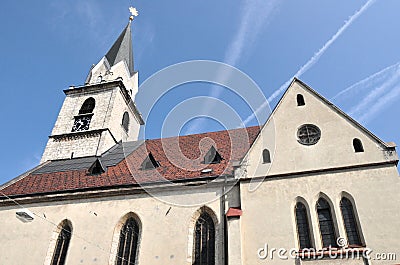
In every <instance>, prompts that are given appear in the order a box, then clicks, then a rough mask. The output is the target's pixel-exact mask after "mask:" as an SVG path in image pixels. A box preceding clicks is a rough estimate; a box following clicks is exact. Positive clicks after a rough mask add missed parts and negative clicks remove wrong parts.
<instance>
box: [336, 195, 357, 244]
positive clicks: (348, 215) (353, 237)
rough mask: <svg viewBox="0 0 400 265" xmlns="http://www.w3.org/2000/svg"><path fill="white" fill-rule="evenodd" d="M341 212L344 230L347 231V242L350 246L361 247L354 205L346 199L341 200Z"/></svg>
mask: <svg viewBox="0 0 400 265" xmlns="http://www.w3.org/2000/svg"><path fill="white" fill-rule="evenodd" d="M340 210H341V211H342V216H343V221H344V228H345V229H346V234H347V242H348V243H349V245H357V246H361V245H362V244H361V238H360V233H359V231H358V226H357V221H356V217H355V214H354V209H353V204H352V203H351V201H350V200H349V199H347V198H345V197H343V198H342V199H341V200H340Z"/></svg>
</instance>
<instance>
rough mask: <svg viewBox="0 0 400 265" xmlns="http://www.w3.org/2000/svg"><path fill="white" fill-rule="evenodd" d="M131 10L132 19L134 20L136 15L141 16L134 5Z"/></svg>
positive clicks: (130, 18)
mask: <svg viewBox="0 0 400 265" xmlns="http://www.w3.org/2000/svg"><path fill="white" fill-rule="evenodd" d="M129 12H131V16H130V17H129V20H130V21H132V20H133V19H134V18H135V17H137V16H139V12H138V11H137V9H136V8H134V7H130V8H129Z"/></svg>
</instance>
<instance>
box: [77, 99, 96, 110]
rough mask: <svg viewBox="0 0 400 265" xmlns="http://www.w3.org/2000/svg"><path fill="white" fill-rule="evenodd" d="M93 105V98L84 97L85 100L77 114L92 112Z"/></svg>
mask: <svg viewBox="0 0 400 265" xmlns="http://www.w3.org/2000/svg"><path fill="white" fill-rule="evenodd" d="M95 105H96V101H95V100H94V98H88V99H86V100H85V102H83V104H82V107H81V109H80V110H79V114H87V113H92V112H93V110H94V107H95Z"/></svg>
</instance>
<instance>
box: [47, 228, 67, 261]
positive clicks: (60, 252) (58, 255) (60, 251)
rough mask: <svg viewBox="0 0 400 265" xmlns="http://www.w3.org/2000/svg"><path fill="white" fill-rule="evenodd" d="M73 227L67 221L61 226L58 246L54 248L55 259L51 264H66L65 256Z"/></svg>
mask: <svg viewBox="0 0 400 265" xmlns="http://www.w3.org/2000/svg"><path fill="white" fill-rule="evenodd" d="M71 233H72V229H71V227H70V226H69V225H68V223H66V222H65V224H64V225H63V226H62V227H61V231H60V234H59V235H58V238H57V243H56V248H55V250H54V254H53V259H52V261H51V265H64V264H65V258H66V256H67V251H68V245H69V241H70V240H71Z"/></svg>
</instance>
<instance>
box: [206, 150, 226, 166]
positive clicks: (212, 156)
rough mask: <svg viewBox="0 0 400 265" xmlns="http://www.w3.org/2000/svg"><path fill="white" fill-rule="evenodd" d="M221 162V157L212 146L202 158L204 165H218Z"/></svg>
mask: <svg viewBox="0 0 400 265" xmlns="http://www.w3.org/2000/svg"><path fill="white" fill-rule="evenodd" d="M221 160H222V156H221V155H220V154H219V153H218V151H217V149H215V147H214V146H211V148H210V150H208V152H207V153H206V155H205V156H204V164H218V163H220V162H221Z"/></svg>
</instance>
